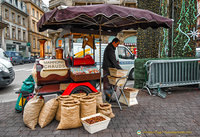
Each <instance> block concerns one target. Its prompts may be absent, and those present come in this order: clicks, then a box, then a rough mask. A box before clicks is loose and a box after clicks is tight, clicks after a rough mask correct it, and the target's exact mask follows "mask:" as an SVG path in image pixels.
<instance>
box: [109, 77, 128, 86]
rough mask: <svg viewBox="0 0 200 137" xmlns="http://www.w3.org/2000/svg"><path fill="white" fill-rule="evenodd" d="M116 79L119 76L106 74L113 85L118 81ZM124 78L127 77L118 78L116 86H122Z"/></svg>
mask: <svg viewBox="0 0 200 137" xmlns="http://www.w3.org/2000/svg"><path fill="white" fill-rule="evenodd" d="M118 79H120V78H116V77H112V76H110V75H108V80H109V83H110V84H112V85H115V84H116V82H117V81H118ZM126 79H127V78H122V79H120V80H119V81H118V83H117V86H123V85H124V84H125V82H126Z"/></svg>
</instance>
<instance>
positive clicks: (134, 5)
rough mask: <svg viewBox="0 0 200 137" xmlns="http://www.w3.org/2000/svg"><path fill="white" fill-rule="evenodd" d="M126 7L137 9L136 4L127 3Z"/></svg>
mask: <svg viewBox="0 0 200 137" xmlns="http://www.w3.org/2000/svg"><path fill="white" fill-rule="evenodd" d="M125 6H126V7H131V8H136V3H125Z"/></svg>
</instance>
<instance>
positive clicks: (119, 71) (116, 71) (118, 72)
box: [109, 68, 128, 77]
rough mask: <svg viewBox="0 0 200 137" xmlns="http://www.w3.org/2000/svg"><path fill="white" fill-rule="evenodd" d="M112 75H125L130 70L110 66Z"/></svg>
mask: <svg viewBox="0 0 200 137" xmlns="http://www.w3.org/2000/svg"><path fill="white" fill-rule="evenodd" d="M109 72H110V75H111V76H113V77H124V76H127V74H128V70H122V69H116V68H109Z"/></svg>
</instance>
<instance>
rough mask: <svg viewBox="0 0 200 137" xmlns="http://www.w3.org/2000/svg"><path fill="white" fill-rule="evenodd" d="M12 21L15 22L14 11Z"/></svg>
mask: <svg viewBox="0 0 200 137" xmlns="http://www.w3.org/2000/svg"><path fill="white" fill-rule="evenodd" d="M12 21H13V22H14V23H15V13H14V12H12Z"/></svg>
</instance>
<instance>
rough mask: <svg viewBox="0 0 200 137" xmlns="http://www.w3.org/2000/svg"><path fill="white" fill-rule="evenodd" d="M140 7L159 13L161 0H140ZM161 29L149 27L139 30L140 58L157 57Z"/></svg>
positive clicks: (138, 46) (138, 45)
mask: <svg viewBox="0 0 200 137" xmlns="http://www.w3.org/2000/svg"><path fill="white" fill-rule="evenodd" d="M137 2H138V8H142V9H147V10H150V11H153V12H155V13H157V14H159V11H160V10H159V8H158V7H160V0H138V1H137ZM159 37H160V29H152V28H148V29H146V30H142V29H138V30H137V49H138V50H137V51H138V58H157V57H158V49H159Z"/></svg>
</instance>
